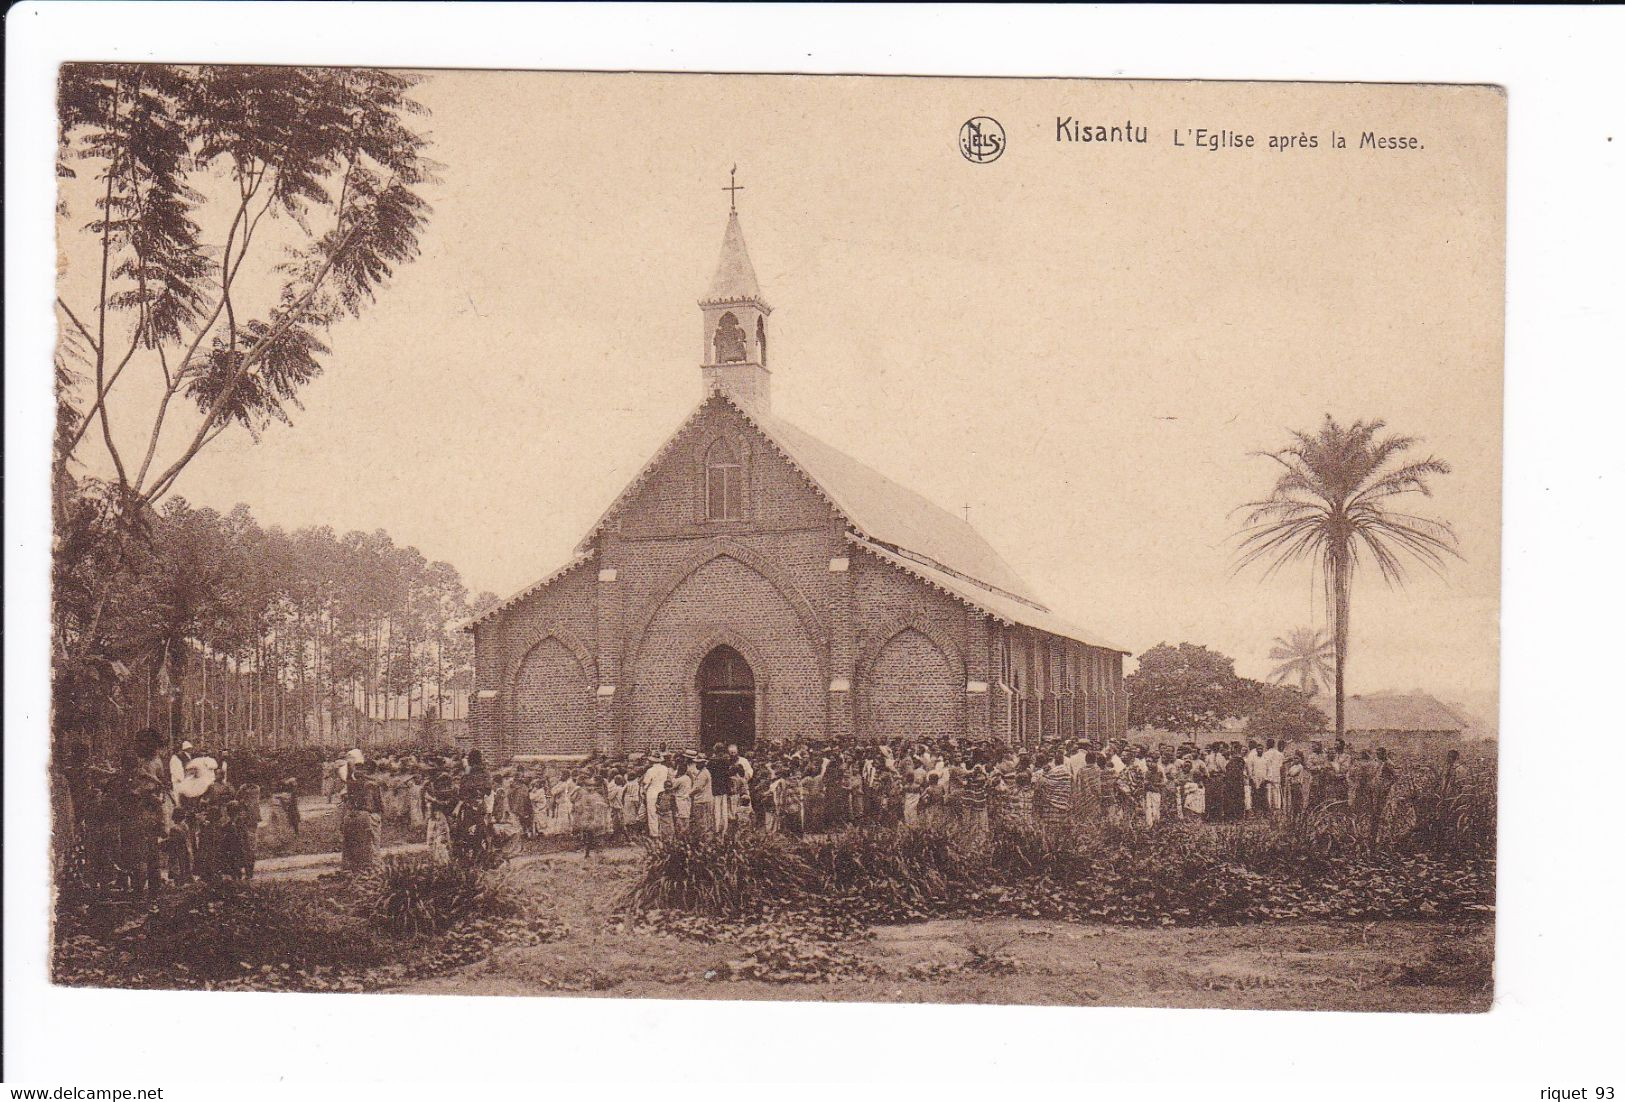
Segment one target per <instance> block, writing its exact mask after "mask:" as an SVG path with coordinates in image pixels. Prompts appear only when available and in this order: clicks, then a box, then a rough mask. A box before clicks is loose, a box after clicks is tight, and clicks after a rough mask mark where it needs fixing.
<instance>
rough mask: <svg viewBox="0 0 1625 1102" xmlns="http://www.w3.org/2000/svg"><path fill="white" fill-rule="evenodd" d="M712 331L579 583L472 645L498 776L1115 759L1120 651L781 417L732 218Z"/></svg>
mask: <svg viewBox="0 0 1625 1102" xmlns="http://www.w3.org/2000/svg"><path fill="white" fill-rule="evenodd" d="M699 308H700V318H701V322H702V325H703V333H704V344H703V352H702V362H701V365H700V376H701V380H702V382H703V384H704V385H703V397H702V398H701V400H700V402H699V404H698V405H697V406H695V408H694V409H693V411H692V412H691V413H690V414H689V416H688V418H687V419H686V420H685V421H684V422H683V423H682V425H681V426H680V427H679V428H678V429H677V431H676V432H674V433H673V434H672V435H671V437H670V438H669V439H667V440H666V442H665V444H664V445H663V446H662V447H661V448H660V450H659V451H658V452H657V453H656V454H655V456H654V457H653V458H652V459H650V460H649V462H648V464H647V465H646V466H645V467H644V468H643V470H642V471H641V472H640V473H639V474H638V475H637V477H636V478H634V479H633V480H632V482H631V484H630V485H628V486H627V487H626V488H625V489H624V490H622V491H621V494H620V496H619V497H617V498H616V499H615V501H614V503H613V504H612V505H610V507H609V509H608V511H606V512H605V513H604V514H603V516H601V517H600V518H599V519H598V522H597V523H596V524H594V525H593V527H592V530H591V531H589V532H588V533H587V534H586V535H585V537H583V538H582V540H581V542H580V543H579V544H578V545H577V547H576V549H575V555H574V557H573V558H571V559H570V561H569V562H566V563H565V564H563V565H562V566H560V567H559V568H558V569H556V570H554V571H553V572H552V573H550V574H548V575H546V576H545V577H543V578H541V579H540V580H539V581H537V582H536V583H535V584H533V585H531V586H529V587H528V588H526V589H524V590H523V591H521V592H519V593H517V594H515V595H514V596H512V597H510V598H509V599H508V600H507V601H505V602H504V603H503V604H501V605H500V606H498V607H497V608H495V609H493V610H492V611H490V612H489V613H487V614H486V615H484V616H482V617H480V618H479V619H478V620H476V621H475V622H473V623H472V624H471V625H469V628H468V630H470V631H472V632H473V634H474V644H475V656H476V657H475V670H476V673H475V682H476V683H475V690H476V691H475V693H474V696H473V700H472V701H471V720H472V733H473V737H474V740H475V744H476V745H478V746H479V747H480V748H481V750H482V751H483V752H484V753H485V754H486V755H487V758H488V760H496V761H503V760H508V759H511V758H514V757H537V756H548V757H552V756H560V757H563V756H579V755H584V754H587V753H590V752H592V751H595V750H596V751H604V752H610V753H618V752H624V751H636V750H647V749H651V748H656V747H663V748H666V749H673V750H676V749H698V748H700V747H702V746H704V747H709V746H710V745H712V744H713V743H715V742H736V743H738V744H739V745H740V746H742V747H750V746H752V745H754V744H755V743H756V742H757V741H759V740H772V741H774V742H779V743H785V742H788V743H799V742H802V741H814V742H821V741H830V742H850V741H859V742H865V741H873V740H881V739H891V738H897V737H902V738H917V737H938V738H941V737H947V736H954V737H958V738H961V739H972V740H977V739H988V738H992V739H997V740H999V741H1001V742H1006V743H1014V744H1017V745H1032V744H1036V743H1037V742H1039V741H1041V740H1043V739H1047V738H1051V737H1056V736H1063V737H1071V736H1073V735H1080V736H1087V737H1090V738H1097V739H1098V738H1102V737H1114V736H1118V735H1121V734H1122V733H1123V731H1124V728H1125V720H1126V708H1125V701H1124V697H1123V655H1124V654H1125V653H1127V652H1126V651H1124V650H1123V649H1122V648H1121V647H1118V646H1114V645H1112V644H1111V643H1108V642H1105V641H1104V640H1102V639H1101V638H1100V637H1098V636H1096V635H1094V634H1093V633H1091V632H1088V631H1085V630H1083V629H1082V628H1078V627H1075V626H1073V625H1071V624H1069V623H1067V622H1066V621H1065V620H1063V619H1061V618H1060V617H1058V616H1057V615H1055V613H1053V612H1052V611H1051V610H1050V609H1049V608H1048V607H1047V606H1046V605H1045V604H1044V602H1043V601H1042V600H1040V599H1039V597H1038V596H1037V595H1036V594H1035V593H1034V592H1033V590H1032V588H1031V587H1030V586H1029V585H1027V583H1026V582H1024V581H1023V580H1022V579H1021V578H1020V577H1018V576H1017V575H1016V573H1015V572H1014V571H1013V570H1012V569H1011V568H1010V566H1009V565H1008V564H1007V563H1006V562H1005V561H1004V559H1003V558H1001V557H1000V556H999V554H998V552H996V551H995V550H994V549H993V548H992V547H991V546H990V545H989V544H988V543H987V541H986V540H984V539H983V538H982V536H981V535H979V534H978V533H977V531H976V530H975V529H974V528H973V527H972V526H971V525H970V523H969V522H968V520H966V519H962V518H961V517H959V516H957V515H955V514H953V513H951V512H948V511H947V510H945V509H942V508H940V507H939V506H937V505H935V504H933V503H932V502H930V501H927V500H926V499H925V498H923V497H921V496H920V495H919V494H916V493H914V492H912V491H911V490H908V489H905V488H904V487H902V486H899V485H898V484H897V483H895V482H892V481H891V480H890V479H888V478H886V477H885V476H883V475H881V474H879V473H877V472H875V471H874V470H871V469H870V468H869V467H867V466H865V465H864V464H862V463H860V462H858V461H857V460H855V459H853V458H852V457H851V456H848V455H846V454H844V453H843V452H841V451H839V450H837V449H836V448H833V447H831V446H830V445H828V444H826V443H824V442H823V441H821V440H819V439H818V438H817V437H815V436H812V435H811V434H809V433H807V432H806V431H804V430H803V429H801V428H798V427H797V426H795V425H793V424H791V423H790V422H789V421H786V420H783V419H781V418H779V417H778V416H776V415H775V414H774V413H773V410H772V394H771V383H772V372H771V370H770V368H769V359H768V348H769V340H768V331H769V327H768V319H769V317H770V316H771V314H772V309H771V307H769V306H768V304H767V301H766V300H765V299H764V298H763V297H762V291H761V289H760V288H759V287H758V286H757V281H756V273H755V271H754V269H753V268H752V266H751V262H750V256H749V255H748V254H747V253H746V251H745V238H744V233H743V232H742V231H741V229H740V225H739V215H738V213H737V212H736V211H730V213H729V216H728V225H727V230H726V232H725V233H724V235H723V240H722V256H721V259H720V261H719V262H718V264H717V269H716V276H715V278H714V279H713V280H712V282H711V286H710V289H709V290H708V291H707V292H706V293H705V297H704V298H702V299H701V300H700V302H699Z"/></svg>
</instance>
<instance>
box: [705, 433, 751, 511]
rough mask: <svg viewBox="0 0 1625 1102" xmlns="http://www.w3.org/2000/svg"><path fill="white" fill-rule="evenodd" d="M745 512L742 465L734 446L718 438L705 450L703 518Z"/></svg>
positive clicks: (743, 471)
mask: <svg viewBox="0 0 1625 1102" xmlns="http://www.w3.org/2000/svg"><path fill="white" fill-rule="evenodd" d="M744 515H745V470H744V467H743V466H741V464H740V462H739V453H738V452H737V451H735V450H734V448H733V446H732V445H731V444H729V443H728V441H726V440H718V441H717V442H716V443H714V444H712V445H711V448H710V450H709V451H707V452H706V453H705V519H706V520H740V519H742V518H743V517H744Z"/></svg>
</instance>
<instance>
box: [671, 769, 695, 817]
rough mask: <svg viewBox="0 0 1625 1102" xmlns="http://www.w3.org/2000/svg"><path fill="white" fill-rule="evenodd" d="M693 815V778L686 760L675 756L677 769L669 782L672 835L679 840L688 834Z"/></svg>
mask: <svg viewBox="0 0 1625 1102" xmlns="http://www.w3.org/2000/svg"><path fill="white" fill-rule="evenodd" d="M693 814H694V777H693V774H691V773H690V772H689V768H688V759H687V758H686V757H684V756H683V755H682V754H679V755H677V768H676V770H675V771H674V773H673V776H672V780H671V815H672V833H674V834H676V835H677V836H678V837H679V838H681V837H683V836H684V835H685V834H687V833H688V830H689V821H690V819H691V818H692V816H693Z"/></svg>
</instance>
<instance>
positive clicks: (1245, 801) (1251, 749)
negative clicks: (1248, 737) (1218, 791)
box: [1241, 742, 1264, 813]
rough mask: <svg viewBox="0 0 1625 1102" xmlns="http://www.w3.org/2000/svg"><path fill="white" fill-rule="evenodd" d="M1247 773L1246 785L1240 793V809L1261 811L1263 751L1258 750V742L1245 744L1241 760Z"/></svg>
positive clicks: (1262, 801)
mask: <svg viewBox="0 0 1625 1102" xmlns="http://www.w3.org/2000/svg"><path fill="white" fill-rule="evenodd" d="M1243 764H1244V766H1245V772H1246V775H1247V778H1246V782H1247V787H1246V789H1245V790H1244V792H1243V794H1242V798H1241V800H1242V810H1243V811H1249V812H1259V813H1262V812H1263V810H1264V794H1263V791H1262V789H1263V787H1264V751H1262V750H1260V749H1259V747H1258V743H1256V742H1251V743H1248V745H1247V757H1246V759H1245V761H1244V762H1243Z"/></svg>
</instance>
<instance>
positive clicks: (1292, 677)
mask: <svg viewBox="0 0 1625 1102" xmlns="http://www.w3.org/2000/svg"><path fill="white" fill-rule="evenodd" d="M1331 656H1332V641H1331V640H1330V639H1328V638H1326V633H1325V632H1323V631H1316V630H1315V629H1314V628H1293V629H1292V630H1291V631H1290V632H1288V633H1287V634H1286V635H1284V636H1281V635H1277V636H1276V637H1275V639H1274V640H1273V641H1272V643H1271V645H1270V661H1272V662H1277V663H1279V665H1277V666H1276V667H1275V668H1274V669H1273V670H1271V671H1270V680H1271V681H1273V682H1275V683H1276V684H1277V685H1280V684H1283V683H1285V682H1287V681H1296V682H1297V683H1298V688H1300V689H1302V690H1303V691H1304V692H1305V693H1308V694H1310V695H1313V694H1315V693H1318V692H1320V689H1321V686H1323V685H1324V684H1325V683H1326V682H1328V681H1330V680H1331V677H1332V667H1331V663H1330V662H1329V661H1327V660H1328V659H1329V658H1331Z"/></svg>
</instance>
